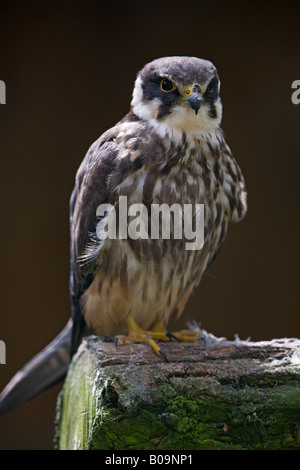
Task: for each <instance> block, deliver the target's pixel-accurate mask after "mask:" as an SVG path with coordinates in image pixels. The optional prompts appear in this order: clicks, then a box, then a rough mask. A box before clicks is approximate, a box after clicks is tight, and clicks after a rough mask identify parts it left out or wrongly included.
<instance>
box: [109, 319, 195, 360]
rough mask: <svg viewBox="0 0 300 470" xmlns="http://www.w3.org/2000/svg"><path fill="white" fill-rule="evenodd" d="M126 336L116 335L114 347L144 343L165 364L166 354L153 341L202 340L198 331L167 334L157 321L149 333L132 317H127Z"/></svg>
mask: <svg viewBox="0 0 300 470" xmlns="http://www.w3.org/2000/svg"><path fill="white" fill-rule="evenodd" d="M127 322H128V335H127V336H124V335H118V336H116V337H115V345H116V347H117V346H118V345H119V344H132V343H145V344H149V346H151V348H152V349H153V350H154V352H155V353H156V354H157V355H158V356H161V357H163V358H164V359H165V360H166V361H167V362H168V358H167V356H166V354H165V353H164V352H163V351H162V350H161V349H160V347H159V346H158V344H156V342H155V341H170V340H171V339H175V340H176V341H180V342H189V343H198V342H199V341H200V340H201V339H202V338H201V337H200V336H199V331H192V330H181V331H177V332H175V333H171V332H168V331H167V330H166V328H165V326H164V324H163V322H162V321H158V322H157V323H156V324H155V325H154V327H153V329H152V330H151V331H144V330H143V329H142V328H140V327H139V326H138V325H137V323H136V322H135V320H134V319H133V318H132V315H130V314H129V315H128V317H127Z"/></svg>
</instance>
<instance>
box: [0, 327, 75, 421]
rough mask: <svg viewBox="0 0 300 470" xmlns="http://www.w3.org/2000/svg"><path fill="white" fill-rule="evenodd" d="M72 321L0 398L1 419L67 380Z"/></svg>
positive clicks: (19, 374) (21, 372) (7, 387)
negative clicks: (56, 384) (65, 377)
mask: <svg viewBox="0 0 300 470" xmlns="http://www.w3.org/2000/svg"><path fill="white" fill-rule="evenodd" d="M71 337H72V320H69V322H68V323H67V325H66V326H65V328H64V329H63V330H62V331H61V333H60V334H59V335H58V336H57V337H56V338H55V339H54V340H53V341H52V342H51V343H50V344H48V346H46V347H45V348H44V349H43V350H42V351H41V352H40V353H38V354H37V355H36V356H34V357H33V358H32V359H31V360H30V361H29V362H28V363H27V364H26V365H25V366H24V367H23V368H22V369H21V370H19V371H18V372H17V373H16V375H15V376H14V377H13V378H12V379H11V381H10V382H9V383H8V384H7V386H6V387H5V388H4V390H3V391H2V393H1V394H0V416H3V415H5V414H6V413H8V412H10V411H12V410H13V409H15V408H17V407H19V406H21V405H23V404H24V403H25V402H26V401H28V400H30V399H31V398H34V397H35V396H36V395H38V394H39V393H41V392H43V391H44V390H46V389H47V388H49V387H51V386H52V385H54V384H55V383H57V382H59V381H60V380H62V379H63V378H64V376H65V375H66V373H67V370H68V367H69V363H70V359H71V356H70V351H71Z"/></svg>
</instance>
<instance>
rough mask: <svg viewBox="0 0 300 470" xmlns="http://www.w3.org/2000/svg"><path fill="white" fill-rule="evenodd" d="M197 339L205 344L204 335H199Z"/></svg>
mask: <svg viewBox="0 0 300 470" xmlns="http://www.w3.org/2000/svg"><path fill="white" fill-rule="evenodd" d="M197 339H198V340H199V341H202V342H203V344H204V345H206V338H205V337H204V336H199V337H198V338H197Z"/></svg>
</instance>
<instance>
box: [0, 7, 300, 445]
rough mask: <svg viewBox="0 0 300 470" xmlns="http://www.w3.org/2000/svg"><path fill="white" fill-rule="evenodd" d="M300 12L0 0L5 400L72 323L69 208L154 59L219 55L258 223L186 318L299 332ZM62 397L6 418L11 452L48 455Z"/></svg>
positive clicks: (0, 383)
mask: <svg viewBox="0 0 300 470" xmlns="http://www.w3.org/2000/svg"><path fill="white" fill-rule="evenodd" d="M299 13H300V8H299V6H297V5H296V2H295V3H289V2H284V3H280V4H279V3H275V4H273V5H272V3H271V2H270V3H269V2H260V3H258V2H251V3H249V4H247V3H246V2H239V3H237V2H231V1H216V0H211V1H208V0H207V1H194V0H190V1H188V2H171V1H168V2H155V1H153V2H140V3H137V2H133V1H127V2H113V3H111V6H108V5H106V4H105V3H104V2H98V1H85V2H83V1H72V2H71V1H61V2H55V1H52V2H47V1H44V2H34V1H27V2H17V1H3V0H2V1H1V4H0V79H1V80H4V81H5V83H6V86H7V104H6V105H2V106H1V107H0V155H1V173H0V178H1V185H0V192H1V202H0V203H1V206H0V210H1V212H0V216H1V219H0V220H1V231H0V237H1V238H0V250H1V273H0V275H1V280H0V281H1V284H0V285H1V316H0V339H1V340H3V341H5V343H6V350H7V364H6V365H0V389H2V388H3V387H4V386H5V385H6V383H7V382H8V380H9V379H10V378H11V376H12V375H13V374H14V373H15V372H16V371H17V370H18V369H19V368H20V367H22V365H23V364H24V363H25V362H26V361H27V360H29V359H30V358H31V357H32V356H33V355H34V354H35V353H37V352H38V351H39V350H40V349H42V348H43V347H44V346H45V345H46V344H47V343H48V342H50V341H51V340H52V339H53V338H54V336H55V335H56V334H57V333H58V332H59V331H60V330H61V329H62V327H63V326H64V325H65V323H66V322H67V319H68V317H69V315H70V302H69V292H68V276H69V227H68V200H69V196H70V193H71V191H72V187H73V183H74V176H75V173H76V170H77V168H78V166H79V164H80V162H81V160H82V158H83V156H84V154H85V152H86V150H87V149H88V147H89V146H90V144H91V143H92V142H93V141H94V140H96V139H97V138H98V136H99V135H100V134H101V133H102V132H103V131H105V130H106V129H107V128H109V127H110V126H112V125H114V124H115V123H116V122H117V121H118V120H119V119H121V118H122V117H123V116H124V115H125V113H126V112H127V110H128V108H129V104H130V99H131V93H132V88H133V83H134V80H135V76H136V73H137V71H138V70H139V69H140V68H142V67H143V65H144V64H145V63H147V62H149V61H150V60H153V59H155V58H157V57H161V56H167V55H190V56H198V57H202V58H205V59H209V60H211V61H212V62H213V63H214V64H215V65H216V66H217V69H218V72H219V75H220V78H221V82H222V85H221V96H222V101H223V106H224V114H223V124H222V127H223V129H224V131H225V136H226V139H227V142H228V144H229V145H230V147H231V149H232V151H233V153H234V155H235V157H236V159H237V160H238V163H239V164H240V166H241V168H242V170H243V173H244V176H245V179H246V183H247V188H248V193H249V212H248V214H247V217H246V219H245V220H244V221H243V222H241V223H240V224H238V225H234V226H231V228H230V230H229V234H228V237H227V242H226V243H225V245H224V248H223V250H222V252H221V254H220V256H219V258H218V260H217V262H216V263H215V265H214V267H213V269H212V270H211V272H210V273H209V274H208V275H207V276H206V277H205V279H204V280H203V281H202V283H201V285H200V287H199V288H198V290H197V292H196V293H195V295H194V296H193V298H192V299H191V300H190V301H189V303H188V305H187V308H186V311H185V314H184V316H183V317H182V319H181V320H180V321H179V322H173V324H172V325H171V327H172V326H174V327H178V326H184V324H185V322H186V320H187V319H189V320H192V319H195V320H197V321H199V322H201V324H202V326H203V328H205V329H206V330H208V331H210V332H212V333H214V334H215V335H217V336H225V337H227V338H228V339H233V338H234V335H235V334H238V335H239V336H240V337H241V338H242V339H245V338H247V337H251V339H252V340H256V341H259V340H268V339H272V338H274V337H277V338H278V337H295V336H297V337H299V335H300V331H299V330H300V320H299V248H298V242H299V159H300V132H299V131H300V129H299V123H300V105H299V106H296V105H293V104H292V101H291V95H292V89H291V84H292V82H293V81H294V80H297V79H298V80H299V79H300V60H299V59H300V41H299V39H300V33H299V29H300V28H299V18H300V16H299ZM59 390H60V386H57V387H55V388H54V389H52V390H51V391H49V392H47V393H46V394H44V395H42V396H40V397H38V398H37V399H35V400H34V401H32V402H30V403H29V404H27V405H25V406H24V407H22V408H21V409H19V410H17V411H15V412H14V413H12V414H11V415H9V416H7V417H5V418H4V419H2V420H1V421H0V448H2V449H51V448H52V438H53V434H54V426H53V421H54V415H55V400H56V396H57V394H58V391H59Z"/></svg>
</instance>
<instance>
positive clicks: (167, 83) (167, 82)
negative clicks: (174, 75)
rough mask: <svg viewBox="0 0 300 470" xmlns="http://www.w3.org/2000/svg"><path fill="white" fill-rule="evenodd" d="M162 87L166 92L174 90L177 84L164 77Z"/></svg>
mask: <svg viewBox="0 0 300 470" xmlns="http://www.w3.org/2000/svg"><path fill="white" fill-rule="evenodd" d="M160 89H161V91H164V92H165V93H170V91H174V90H175V89H176V86H175V85H174V83H173V82H171V80H168V79H167V78H163V79H162V81H161V82H160Z"/></svg>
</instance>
